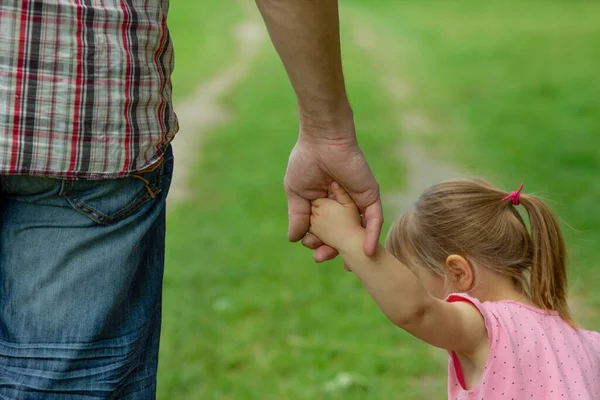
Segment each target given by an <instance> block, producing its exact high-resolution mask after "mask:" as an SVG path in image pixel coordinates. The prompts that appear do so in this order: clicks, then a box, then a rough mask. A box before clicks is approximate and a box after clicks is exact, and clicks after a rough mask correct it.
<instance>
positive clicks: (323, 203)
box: [310, 182, 364, 251]
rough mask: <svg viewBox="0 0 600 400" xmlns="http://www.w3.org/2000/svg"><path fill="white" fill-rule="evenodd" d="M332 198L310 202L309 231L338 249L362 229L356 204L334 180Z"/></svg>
mask: <svg viewBox="0 0 600 400" xmlns="http://www.w3.org/2000/svg"><path fill="white" fill-rule="evenodd" d="M331 191H332V193H333V194H334V195H335V200H334V199H317V200H314V201H313V202H312V209H311V216H310V233H311V234H313V235H315V236H316V237H318V238H319V239H321V241H323V242H324V243H326V244H328V245H329V246H331V247H333V248H335V249H336V250H338V251H339V250H340V248H341V247H342V246H343V245H344V244H347V243H348V239H349V238H350V237H351V236H356V235H358V234H360V233H361V231H364V229H363V228H362V225H361V217H360V213H359V212H358V208H357V207H356V204H355V203H354V201H353V200H352V198H351V197H350V195H348V193H346V191H345V190H344V189H343V188H342V187H341V186H340V185H339V184H338V183H336V182H334V183H333V184H332V185H331Z"/></svg>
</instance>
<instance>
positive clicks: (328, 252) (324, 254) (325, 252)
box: [313, 244, 338, 263]
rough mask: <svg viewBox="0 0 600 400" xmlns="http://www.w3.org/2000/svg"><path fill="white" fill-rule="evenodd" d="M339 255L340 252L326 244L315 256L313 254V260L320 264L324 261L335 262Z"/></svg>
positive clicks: (317, 250)
mask: <svg viewBox="0 0 600 400" xmlns="http://www.w3.org/2000/svg"><path fill="white" fill-rule="evenodd" d="M337 255H338V252H337V250H336V249H334V248H332V247H329V246H327V245H325V244H324V245H323V246H321V247H319V248H318V249H316V250H315V254H313V259H314V260H315V261H316V262H318V263H320V262H323V261H329V260H333V259H334V258H336V257H337Z"/></svg>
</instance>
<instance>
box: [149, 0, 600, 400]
mask: <svg viewBox="0 0 600 400" xmlns="http://www.w3.org/2000/svg"><path fill="white" fill-rule="evenodd" d="M341 9H342V36H343V38H342V41H343V53H344V68H345V74H346V78H347V83H348V91H349V95H350V99H351V102H352V105H353V107H354V111H355V115H356V124H357V132H358V136H359V141H360V143H361V145H362V147H363V149H364V151H365V153H366V156H367V158H368V160H369V162H370V163H371V166H372V168H373V170H374V172H375V174H376V176H377V177H378V179H379V181H380V184H381V187H382V191H383V195H384V198H385V213H386V218H387V221H388V222H387V224H386V226H385V229H386V230H387V227H388V226H389V223H390V221H392V220H393V218H394V217H395V216H396V215H397V214H398V213H399V212H400V211H401V210H402V208H403V207H405V206H406V204H410V202H411V201H413V200H414V199H415V198H416V196H418V194H419V193H420V192H421V190H422V189H423V188H424V187H426V186H429V185H431V184H433V183H436V182H438V181H440V180H443V179H446V178H450V177H457V176H461V175H477V176H482V177H485V178H487V179H490V180H492V181H493V182H494V183H496V184H497V185H499V186H500V187H502V188H503V189H505V190H506V191H512V190H515V189H516V188H517V187H518V186H519V184H520V183H524V184H525V191H526V192H529V193H535V194H538V195H540V196H543V197H545V198H547V199H548V200H549V203H550V205H551V206H552V207H553V209H554V210H555V211H556V212H557V213H558V214H559V216H560V217H561V220H562V221H563V222H564V224H563V226H564V229H565V233H566V236H567V239H568V244H569V248H570V256H571V263H570V278H571V280H570V288H571V307H572V309H573V312H574V314H575V316H576V319H577V320H578V321H579V322H580V323H582V324H583V325H584V326H585V327H587V328H590V329H595V330H600V292H599V291H598V289H597V288H598V282H600V247H599V246H598V243H600V241H599V239H600V211H599V210H600V208H599V207H598V202H599V200H600V100H599V95H600V75H599V73H598V71H600V24H599V23H598V16H600V3H598V2H588V1H568V0H563V1H558V0H557V1H533V0H528V1H501V2H500V1H496V2H494V1H467V0H457V1H452V2H447V1H434V0H428V1H403V0H394V1H392V0H388V1H386V0H369V1H364V0H363V1H360V0H342V1H341ZM169 23H170V29H171V31H172V36H173V40H174V42H175V47H176V74H175V77H174V90H175V96H176V103H177V111H178V114H179V116H180V119H181V132H180V133H179V136H178V138H177V140H176V141H175V142H176V143H175V146H176V147H175V152H176V157H177V159H176V178H175V181H174V187H173V192H172V197H171V199H170V202H171V203H170V211H169V221H168V232H169V233H168V244H167V246H168V251H167V268H166V276H165V298H164V306H165V309H164V326H163V334H162V338H163V339H162V348H161V362H160V370H159V398H160V399H162V400H170V399H194V400H195V399H223V400H226V399H261V400H274V399H278V400H280V399H286V400H287V399H289V400H294V399H348V400H353V399H354V400H359V399H360V400H366V399H390V398H393V399H404V400H413V399H415V400H416V399H427V400H429V399H442V398H445V385H446V355H445V354H444V352H443V351H439V350H434V349H430V348H429V347H427V346H425V345H423V344H421V343H420V342H419V341H417V340H416V339H414V338H412V337H410V336H409V335H408V334H406V333H404V332H403V331H401V330H399V329H395V328H394V327H393V326H392V325H391V324H390V323H389V322H387V320H386V319H385V318H384V317H383V315H382V314H381V313H380V312H379V311H378V309H377V308H376V307H375V305H374V304H373V302H372V301H371V299H370V298H369V297H368V295H367V293H366V292H365V291H364V290H363V289H362V287H361V285H360V284H359V282H358V281H357V279H356V278H355V277H354V276H353V275H352V274H349V273H346V272H344V270H343V268H342V264H341V262H340V261H339V260H338V261H334V262H330V263H326V264H322V265H317V264H315V263H313V262H312V259H311V253H310V252H308V251H307V250H304V249H303V248H302V247H301V246H300V245H295V244H290V243H288V242H287V240H286V232H287V208H286V200H285V196H284V193H283V189H282V181H283V175H284V171H285V166H286V161H287V157H288V154H289V151H290V150H291V148H292V146H293V144H294V142H295V140H296V135H297V119H296V110H295V101H294V97H293V94H292V90H291V87H290V85H289V83H288V81H287V79H286V77H285V74H284V70H283V67H282V66H281V64H280V62H279V60H278V58H277V56H276V53H275V51H274V50H273V48H272V46H271V44H270V42H269V41H268V38H267V36H266V32H265V29H264V26H263V25H262V22H261V20H260V17H259V15H258V13H257V11H256V9H255V5H254V2H252V1H250V0H243V1H233V0H220V1H208V0H176V1H173V2H172V6H171V13H170V16H169Z"/></svg>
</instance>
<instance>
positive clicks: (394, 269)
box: [310, 183, 531, 388]
mask: <svg viewBox="0 0 600 400" xmlns="http://www.w3.org/2000/svg"><path fill="white" fill-rule="evenodd" d="M331 190H332V192H333V194H334V197H335V199H331V198H328V199H318V200H315V201H313V203H312V216H311V228H310V230H311V232H312V233H313V234H315V235H316V236H318V237H319V238H321V239H322V240H323V241H324V242H325V243H327V244H328V245H329V246H331V247H333V248H335V249H337V250H338V251H339V252H340V255H341V257H342V258H343V259H344V261H345V263H346V264H347V265H348V266H349V268H350V269H351V270H352V272H354V274H356V276H357V277H358V278H359V279H360V280H361V282H362V284H363V286H364V287H365V288H366V289H367V291H368V292H369V294H370V295H371V297H372V298H373V300H374V301H375V302H376V304H377V305H378V306H379V308H380V309H381V311H382V312H383V313H384V314H385V315H386V316H387V317H388V319H389V320H390V321H391V322H392V323H394V324H395V325H396V326H398V327H400V328H402V329H404V330H406V331H407V332H409V333H410V334H412V335H413V336H415V337H417V338H418V339H421V340H422V341H424V342H426V343H429V344H431V345H433V346H436V347H439V348H442V349H446V350H451V351H454V352H455V353H456V354H457V356H458V358H459V360H460V363H461V366H462V368H463V372H464V375H465V381H466V384H467V387H468V388H470V387H472V386H474V385H475V384H476V383H477V382H478V381H479V380H480V378H481V375H482V373H483V371H484V367H485V363H486V361H487V357H488V354H489V345H488V337H487V331H486V328H485V324H484V320H483V317H482V316H481V314H480V313H479V311H478V310H477V309H476V308H475V307H474V306H472V305H471V304H469V303H465V302H454V303H449V302H446V301H445V300H444V299H445V298H446V297H447V296H448V295H449V294H451V293H457V292H463V293H467V294H469V295H470V296H472V297H474V298H477V299H479V300H480V301H482V302H485V301H499V300H513V301H519V302H522V303H525V304H529V305H531V302H530V301H529V300H528V299H526V298H524V296H523V294H522V293H521V292H520V291H519V290H518V289H517V288H516V287H515V285H514V283H512V282H511V281H510V279H508V278H506V277H502V276H499V275H496V274H494V273H493V272H491V271H489V270H486V269H483V268H480V269H478V270H477V273H478V280H477V281H478V283H477V285H474V283H475V270H474V267H473V266H472V265H471V264H470V263H469V262H468V261H467V260H466V259H465V258H464V257H462V256H460V255H456V254H453V255H450V256H448V258H447V260H446V265H445V270H446V271H447V274H448V279H449V282H450V285H448V284H444V282H443V281H442V279H441V278H440V277H439V276H437V275H435V274H433V273H430V272H429V271H425V270H418V271H416V274H415V273H413V271H411V270H410V269H408V268H407V267H406V266H405V265H403V264H402V263H401V262H400V261H398V260H397V259H396V258H395V257H394V256H393V255H391V254H390V253H389V252H388V251H387V250H386V249H385V248H384V247H383V246H381V245H380V244H378V245H377V248H376V250H375V254H374V256H372V257H367V256H365V254H364V252H363V251H361V250H360V248H361V243H362V242H363V240H364V237H365V235H366V232H365V230H364V228H363V227H362V226H361V221H360V214H359V211H358V208H357V207H356V205H355V204H354V202H353V200H352V198H351V197H350V196H349V195H348V193H346V191H345V190H344V189H343V188H341V187H340V186H339V185H336V184H335V183H334V184H332V188H331Z"/></svg>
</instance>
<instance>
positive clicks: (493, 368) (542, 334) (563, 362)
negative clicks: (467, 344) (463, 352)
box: [447, 294, 600, 400]
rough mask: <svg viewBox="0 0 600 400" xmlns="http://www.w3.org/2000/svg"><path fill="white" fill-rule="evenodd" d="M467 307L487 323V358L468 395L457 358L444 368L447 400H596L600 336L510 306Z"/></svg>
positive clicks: (507, 303)
mask: <svg viewBox="0 0 600 400" xmlns="http://www.w3.org/2000/svg"><path fill="white" fill-rule="evenodd" d="M447 301H449V302H456V301H466V302H469V303H471V304H473V305H474V306H475V307H477V308H478V309H479V312H480V313H481V315H482V316H483V318H484V320H485V326H486V329H487V333H488V340H489V344H490V352H489V355H488V359H487V362H486V366H485V369H484V372H483V374H482V376H481V379H480V380H479V382H478V383H477V384H476V385H475V386H474V387H472V388H469V389H466V388H465V384H464V379H463V374H462V368H461V366H460V363H459V361H458V358H457V357H456V356H455V355H454V354H453V353H452V352H451V353H450V359H449V362H448V398H449V399H451V400H473V399H486V400H488V399H494V400H496V399H497V400H503V399H508V400H511V399H512V400H516V399H518V400H523V399H536V400H538V399H565V400H567V399H568V400H571V399H573V400H599V399H600V333H597V332H591V331H585V330H581V329H575V328H572V327H571V326H569V325H568V324H567V323H566V322H565V321H564V320H563V319H562V318H561V317H560V316H559V315H558V313H556V312H546V311H543V310H539V309H537V308H534V307H531V306H528V305H525V304H521V303H517V302H513V301H498V302H484V303H481V302H479V301H478V300H477V299H474V298H472V297H470V296H468V295H465V294H455V295H451V296H449V297H448V299H447Z"/></svg>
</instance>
